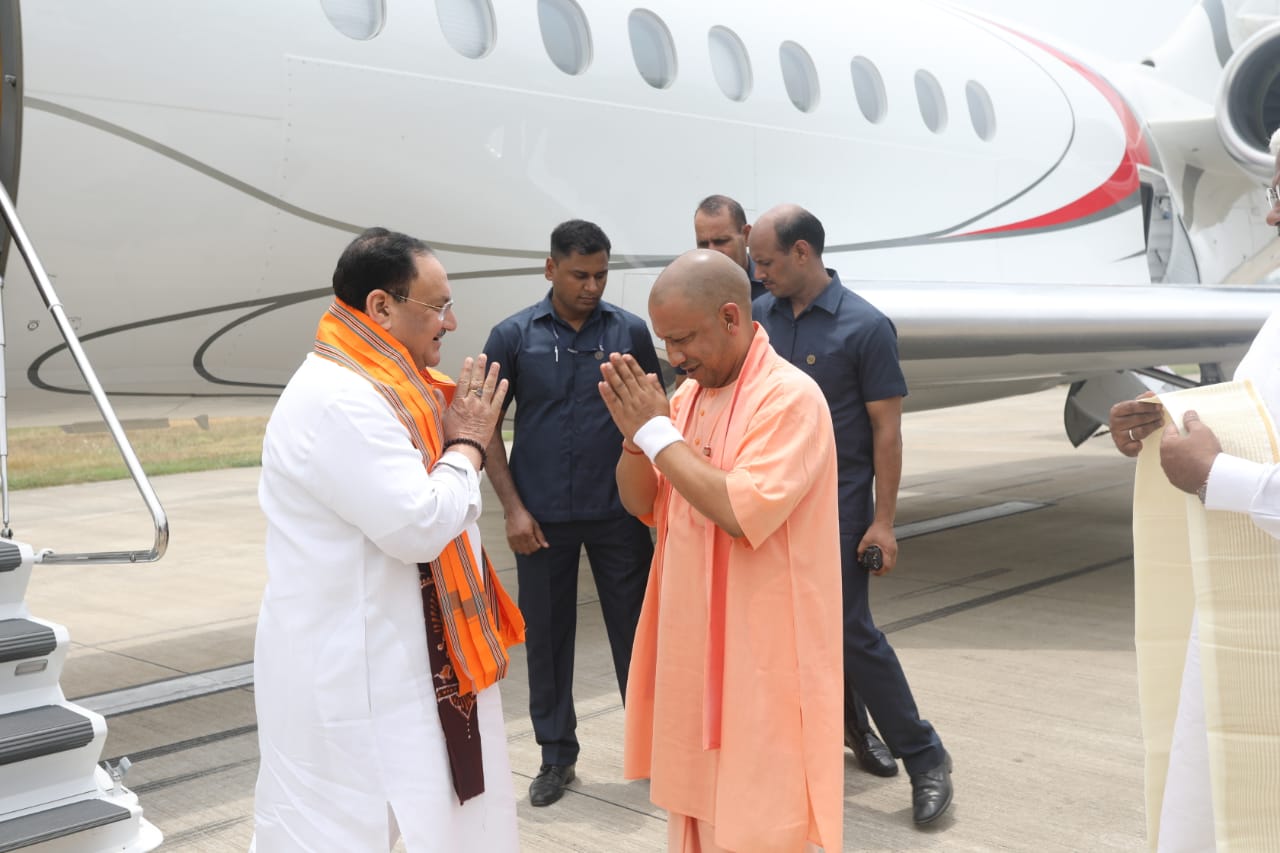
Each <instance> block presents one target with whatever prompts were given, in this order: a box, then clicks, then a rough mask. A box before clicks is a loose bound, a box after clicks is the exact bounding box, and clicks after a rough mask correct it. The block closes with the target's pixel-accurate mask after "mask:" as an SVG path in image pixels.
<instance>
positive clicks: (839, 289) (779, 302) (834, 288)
mask: <svg viewBox="0 0 1280 853" xmlns="http://www.w3.org/2000/svg"><path fill="white" fill-rule="evenodd" d="M827 275H829V276H831V281H830V282H829V283H828V284H827V286H826V287H824V288H822V292H821V293H819V294H818V295H817V296H816V297H815V298H814V300H813V301H812V302H810V303H809V304H808V305H807V306H805V309H804V311H801V312H800V313H801V314H802V315H803V314H805V313H807V312H808V311H810V310H811V309H813V308H821V309H822V310H823V311H826V312H827V313H828V314H832V315H834V314H835V313H836V311H838V310H839V308H840V300H842V299H844V285H843V284H841V283H840V273H838V272H836V271H835V270H833V269H827ZM762 298H763V297H762ZM784 308H785V309H786V312H787V315H788V316H790V315H791V300H790V299H779V298H777V297H776V296H775V297H774V299H773V306H772V307H771V308H770V309H769V310H770V311H782V310H783V309H784Z"/></svg>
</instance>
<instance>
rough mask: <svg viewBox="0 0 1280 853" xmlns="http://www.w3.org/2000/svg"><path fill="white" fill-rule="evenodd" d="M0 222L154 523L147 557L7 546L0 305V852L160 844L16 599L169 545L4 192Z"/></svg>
mask: <svg viewBox="0 0 1280 853" xmlns="http://www.w3.org/2000/svg"><path fill="white" fill-rule="evenodd" d="M0 216H2V217H3V220H4V226H5V227H6V228H7V230H8V234H9V237H10V239H11V240H12V245H11V246H10V251H12V249H13V248H16V249H17V250H18V251H19V252H20V253H21V255H22V257H23V259H24V260H25V261H26V264H27V268H28V269H29V270H30V271H31V277H32V280H33V281H34V282H35V283H36V286H37V287H38V288H39V290H40V293H41V296H42V298H43V299H44V302H45V305H46V306H48V308H49V311H50V313H51V314H52V315H53V318H54V321H55V322H56V324H57V326H58V329H59V330H60V331H61V333H62V336H63V339H64V341H65V342H66V345H67V348H68V350H69V351H70V353H71V355H72V358H73V359H74V360H75V362H76V364H77V365H78V366H79V368H80V372H81V374H82V375H83V376H84V379H85V382H86V384H87V385H88V387H89V392H90V394H91V395H92V396H93V398H94V401H95V402H96V403H97V405H98V410H99V411H100V412H101V414H102V418H103V420H104V421H105V422H106V425H107V428H108V430H109V431H110V432H111V434H112V436H113V437H114V438H115V441H116V446H117V447H118V448H119V449H120V453H121V456H122V457H123V458H124V461H125V465H126V467H127V468H128V469H129V473H130V474H131V475H132V476H133V480H134V482H135V483H136V484H137V486H138V491H139V493H140V494H141V496H142V498H143V501H144V502H145V503H146V504H147V508H148V509H149V510H150V512H151V515H152V520H153V522H154V525H155V541H154V543H153V545H152V547H151V548H150V549H149V550H146V551H105V552H92V553H77V554H67V553H56V552H54V551H51V550H47V549H42V550H35V549H33V548H32V547H31V546H30V545H27V544H25V543H22V542H15V541H13V534H12V530H11V528H10V525H9V490H8V479H9V478H8V441H7V436H6V430H7V427H6V421H5V405H6V397H5V387H4V370H3V368H4V358H3V356H4V339H3V319H4V313H3V304H2V302H0V513H2V514H3V519H2V521H3V527H2V529H0V853H8V851H15V850H20V851H23V853H106V851H122V852H123V853H141V851H146V850H153V849H155V848H156V847H157V846H159V844H160V842H161V841H162V840H163V836H162V835H161V833H160V831H159V830H158V829H157V828H156V827H155V826H153V825H152V824H151V823H149V822H148V821H147V820H146V819H144V818H143V816H142V807H141V806H140V805H139V804H138V797H137V795H135V794H134V793H133V792H132V791H130V790H129V789H128V788H126V787H124V785H123V784H122V781H123V777H124V773H125V771H126V770H127V769H128V761H127V759H122V760H121V761H120V762H119V764H118V765H116V766H111V767H107V766H101V765H99V760H100V759H101V756H102V749H103V745H104V744H105V743H106V739H107V723H106V719H105V718H104V717H103V716H102V715H100V714H96V713H94V712H93V711H90V710H88V709H86V708H81V707H79V706H77V705H75V704H74V703H72V702H68V701H67V699H66V697H65V696H64V695H63V692H62V688H61V686H60V684H59V679H60V677H61V675H62V664H63V661H64V660H65V658H66V655H67V648H68V646H69V645H70V642H71V641H70V637H69V635H68V633H67V629H66V628H64V627H63V626H61V625H56V624H54V623H52V622H46V621H45V620H43V619H37V618H36V617H34V616H32V615H31V614H30V613H29V612H28V611H27V606H26V603H25V600H24V599H25V597H26V591H27V584H28V583H29V582H30V580H31V574H32V569H33V568H34V567H35V566H36V565H39V564H51V563H64V564H66V563H71V564H102V563H139V562H152V561H154V560H158V559H160V557H161V556H162V555H163V554H164V551H165V547H166V546H167V544H168V541H169V526H168V521H167V520H166V518H165V515H164V510H163V509H162V508H161V506H160V502H159V500H158V499H157V498H156V495H155V492H154V491H153V490H152V488H151V484H150V483H149V482H148V480H147V478H146V475H145V474H144V473H143V471H142V466H141V465H140V464H139V462H138V459H137V457H136V456H135V455H134V453H133V449H132V448H131V447H130V446H129V442H128V439H127V438H126V437H125V434H124V430H123V429H122V428H121V426H120V422H119V420H118V419H117V418H116V416H115V413H114V412H113V411H112V409H111V405H110V403H109V402H108V401H107V398H106V394H105V393H104V392H103V390H102V386H101V385H100V384H99V383H98V380H97V377H96V376H95V374H94V372H93V368H92V367H91V366H90V365H89V362H88V359H87V358H86V357H85V354H84V351H83V349H82V348H81V346H80V342H79V340H78V339H77V338H76V335H75V332H74V331H73V330H72V327H71V322H70V321H69V319H68V317H67V315H66V313H65V312H64V311H63V309H62V305H61V303H59V302H58V298H57V295H56V294H55V293H54V291H53V287H52V286H51V284H50V282H49V277H48V276H47V275H46V274H45V271H44V267H43V265H42V264H41V263H40V260H39V258H38V257H37V256H36V254H35V251H34V249H33V248H32V246H31V243H30V241H29V240H28V239H27V235H26V232H25V231H24V230H23V228H22V223H21V222H20V221H19V220H18V215H17V211H16V209H15V208H14V205H13V202H12V200H11V199H10V197H9V194H8V193H7V192H6V191H5V189H4V188H3V187H0ZM2 291H3V282H2V281H0V292H2Z"/></svg>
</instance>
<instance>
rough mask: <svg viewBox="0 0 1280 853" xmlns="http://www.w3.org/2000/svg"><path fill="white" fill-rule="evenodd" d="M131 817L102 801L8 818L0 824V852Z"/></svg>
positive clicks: (120, 809)
mask: <svg viewBox="0 0 1280 853" xmlns="http://www.w3.org/2000/svg"><path fill="white" fill-rule="evenodd" d="M131 816H132V813H131V812H130V811H129V810H128V809H126V808H122V807H121V806H117V805H113V804H112V803H108V802H105V801H104V800H81V801H80V802H78V803H70V804H68V805H65V806H55V807H54V808H51V809H46V810H44V811H41V812H35V813H33V814H27V815H23V816H22V817H15V818H10V819H9V820H6V821H3V822H0V853H8V851H10V850H21V849H22V848H24V847H32V846H34V845H36V844H43V843H44V842H46V841H52V840H54V839H55V838H63V837H65V836H68V835H74V834H76V833H78V832H86V831H88V830H90V829H94V828H96V827H99V826H106V825H107V824H109V823H115V822H117V821H121V820H128V819H129V818H130V817H131Z"/></svg>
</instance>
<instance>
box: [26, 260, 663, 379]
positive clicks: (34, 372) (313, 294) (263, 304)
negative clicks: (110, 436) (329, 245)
mask: <svg viewBox="0 0 1280 853" xmlns="http://www.w3.org/2000/svg"><path fill="white" fill-rule="evenodd" d="M672 260H673V258H671V257H667V256H652V255H632V256H625V257H624V258H623V259H622V260H618V261H612V262H611V263H610V264H609V268H610V269H643V268H647V267H654V266H666V265H667V264H669V263H671V261H672ZM542 271H543V269H542V267H519V268H513V269H499V270H469V271H466V272H461V273H456V274H453V275H450V276H449V279H450V280H451V281H465V280H467V279H477V278H505V277H509V276H517V275H537V274H540V273H542ZM332 296H333V290H332V289H331V288H328V287H322V288H314V289H311V290H302V291H298V292H297V293H287V294H283V295H281V296H268V297H261V298H258V299H248V300H244V301H242V302H229V303H227V304H225V305H214V306H210V307H208V308H197V309H194V310H192V311H181V312H179V313H177V314H166V315H163V316H160V317H152V318H150V319H147V320H134V321H131V322H129V323H123V324H121V325H119V326H111V327H108V328H106V329H99V330H98V331H96V332H90V333H88V334H85V335H82V336H81V337H80V341H81V342H82V343H85V342H88V341H92V340H95V339H97V338H104V337H107V336H108V335H114V334H119V333H120V332H130V331H134V330H136V329H144V328H148V327H151V326H159V325H163V324H165V323H173V322H178V321H181V320H190V319H193V318H196V317H205V316H209V315H212V314H221V313H224V312H226V311H234V310H236V309H237V308H256V309H257V310H254V311H251V312H250V313H248V314H245V315H243V316H240V317H236V318H235V319H233V320H231V321H229V322H228V323H227V324H226V325H224V326H222V327H221V328H219V329H217V330H216V331H214V332H213V333H212V334H210V335H209V336H208V337H206V338H205V339H204V341H202V342H201V343H200V345H199V346H198V347H197V348H196V350H195V352H194V353H193V355H192V369H193V370H194V371H195V372H196V374H197V375H199V376H200V377H201V378H202V379H204V380H205V381H206V382H209V383H211V384H214V385H227V386H230V387H233V388H246V389H251V388H265V389H269V390H270V392H271V393H250V392H247V391H246V392H230V391H228V392H226V393H209V392H205V393H194V392H181V391H173V392H170V391H107V393H108V394H110V395H111V396H113V397H274V396H277V394H278V393H279V392H280V391H281V390H283V389H284V386H283V385H277V384H274V383H267V382H248V381H243V380H237V379H225V378H223V377H220V376H218V375H217V374H215V373H214V372H213V371H212V370H210V369H209V367H208V365H207V364H206V363H205V356H206V354H207V353H208V351H209V350H210V349H211V348H212V347H213V345H214V344H215V343H217V341H218V340H219V339H220V338H222V337H223V336H225V335H226V334H227V333H229V332H231V331H232V330H233V329H236V328H238V327H239V326H242V325H244V324H245V323H247V322H249V321H250V320H255V319H258V318H259V317H262V316H264V315H266V314H270V313H271V312H272V311H276V310H278V309H280V308H289V307H292V306H294V305H297V304H298V303H300V302H306V301H308V300H311V299H321V298H325V299H328V298H332ZM65 349H67V345H66V344H65V343H62V344H59V345H57V346H55V347H53V348H51V349H48V350H46V351H45V352H43V353H41V354H40V355H38V356H37V357H36V358H35V359H34V360H33V361H32V362H31V365H30V366H29V367H28V368H27V381H28V382H30V383H31V385H32V387H33V388H38V389H40V390H41V391H51V392H54V393H58V394H73V395H80V396H87V395H88V393H89V392H88V391H87V390H84V389H81V388H64V387H62V386H58V385H53V384H50V383H48V382H45V381H44V380H43V379H41V378H40V369H41V368H42V367H43V366H44V364H45V363H46V362H47V361H49V359H51V358H53V357H54V356H56V355H58V354H59V353H61V352H62V351H63V350H65Z"/></svg>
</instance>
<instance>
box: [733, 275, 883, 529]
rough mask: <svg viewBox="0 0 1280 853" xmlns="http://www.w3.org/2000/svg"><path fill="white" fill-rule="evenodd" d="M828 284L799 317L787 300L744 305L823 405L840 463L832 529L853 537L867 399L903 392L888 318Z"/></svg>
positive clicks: (862, 506)
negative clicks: (808, 378) (808, 380)
mask: <svg viewBox="0 0 1280 853" xmlns="http://www.w3.org/2000/svg"><path fill="white" fill-rule="evenodd" d="M827 274H828V275H830V276H831V284H829V285H827V288H826V289H825V290H823V291H822V293H820V294H818V298H817V299H815V300H813V303H812V304H810V305H808V306H807V307H806V308H805V309H804V310H803V311H801V312H800V316H799V317H796V316H794V315H793V314H792V310H791V300H789V299H778V298H776V297H775V296H773V294H766V295H765V296H762V297H760V298H759V299H757V300H756V301H755V302H754V303H753V304H752V306H751V314H752V317H753V318H754V319H755V320H757V321H759V323H760V325H762V326H764V328H765V330H766V331H767V332H768V333H769V340H770V342H771V343H772V344H773V348H774V349H775V350H776V351H777V352H778V354H779V355H781V356H782V357H783V358H785V359H786V360H787V361H789V362H791V363H792V364H794V365H795V366H796V367H798V368H800V369H801V370H803V371H804V372H805V373H807V374H809V375H810V376H811V377H813V379H814V380H815V381H816V382H817V383H818V386H819V387H820V388H822V393H823V394H824V395H826V398H827V405H828V406H829V407H830V408H831V422H832V425H833V426H834V427H835V431H836V454H837V461H838V464H839V468H840V532H841V533H842V534H843V535H846V536H848V535H855V534H856V535H861V534H862V532H863V531H865V530H866V528H867V526H868V525H870V523H871V519H872V517H873V515H874V510H875V506H874V501H873V496H872V490H871V483H872V479H873V477H874V475H875V461H874V456H873V443H872V434H871V418H870V416H869V415H868V414H867V405H866V404H867V403H868V402H874V401H876V400H886V399H889V398H891V397H905V396H906V395H907V381H906V379H905V378H904V377H903V375H902V367H901V366H900V365H899V364H898V332H897V330H896V329H895V328H894V326H893V322H892V321H890V320H889V318H888V317H886V316H885V315H884V314H881V313H880V311H879V310H878V309H877V308H876V307H875V306H873V305H872V304H871V303H870V302H868V301H867V300H865V299H863V298H862V297H861V296H859V295H857V294H856V293H854V292H853V291H851V290H847V289H846V288H845V287H844V285H842V284H841V283H840V276H839V275H837V274H836V272H835V270H827Z"/></svg>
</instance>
